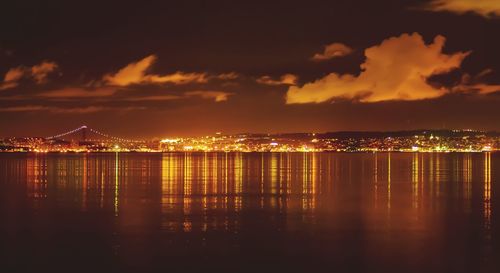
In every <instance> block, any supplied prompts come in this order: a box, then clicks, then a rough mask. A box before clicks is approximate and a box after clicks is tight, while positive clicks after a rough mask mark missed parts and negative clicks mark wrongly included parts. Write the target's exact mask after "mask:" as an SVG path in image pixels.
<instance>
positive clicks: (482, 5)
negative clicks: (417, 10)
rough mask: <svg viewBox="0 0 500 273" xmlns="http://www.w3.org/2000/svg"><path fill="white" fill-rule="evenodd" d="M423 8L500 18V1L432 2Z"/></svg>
mask: <svg viewBox="0 0 500 273" xmlns="http://www.w3.org/2000/svg"><path fill="white" fill-rule="evenodd" d="M423 8H424V9H426V10H430V11H449V12H453V13H457V14H464V13H467V12H474V13H476V14H479V15H481V16H484V17H487V18H489V17H495V16H500V1H498V0H432V1H430V2H429V3H428V4H426V5H425V6H424V7H423Z"/></svg>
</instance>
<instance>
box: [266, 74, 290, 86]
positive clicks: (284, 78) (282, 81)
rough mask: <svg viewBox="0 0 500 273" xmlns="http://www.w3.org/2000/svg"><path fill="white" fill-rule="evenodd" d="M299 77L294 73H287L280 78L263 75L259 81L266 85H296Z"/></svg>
mask: <svg viewBox="0 0 500 273" xmlns="http://www.w3.org/2000/svg"><path fill="white" fill-rule="evenodd" d="M297 80H298V77H297V76H295V75H293V74H285V75H283V76H281V77H280V78H279V79H278V80H275V79H273V78H271V77H270V76H262V77H260V78H258V79H257V82H258V83H261V84H266V85H296V84H297Z"/></svg>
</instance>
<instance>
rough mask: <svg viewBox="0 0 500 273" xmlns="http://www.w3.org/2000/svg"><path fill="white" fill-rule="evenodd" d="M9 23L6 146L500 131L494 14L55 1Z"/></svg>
mask: <svg viewBox="0 0 500 273" xmlns="http://www.w3.org/2000/svg"><path fill="white" fill-rule="evenodd" d="M5 11H8V12H4V13H5V14H4V15H3V16H1V17H0V26H1V27H0V28H1V29H2V33H3V34H4V35H3V37H2V38H0V136H2V137H6V136H32V135H38V136H49V135H52V134H54V133H58V132H60V130H61V128H76V127H78V126H80V125H81V124H86V125H88V126H91V127H93V128H103V130H106V131H107V132H109V133H110V134H111V133H112V134H114V135H119V136H123V137H127V138H135V137H137V138H145V139H150V138H154V137H158V138H161V137H166V136H182V137H186V136H203V135H209V134H213V133H215V132H218V131H220V132H223V133H224V134H237V133H271V134H274V133H296V132H318V133H319V132H334V131H400V130H415V129H466V128H470V129H474V130H484V131H499V130H500V123H499V121H498V119H497V118H496V117H497V116H499V115H500V109H499V108H498V104H499V102H500V96H499V94H500V92H499V91H500V77H499V75H500V74H499V73H500V72H499V71H500V59H499V58H500V55H499V54H497V49H498V48H500V39H499V38H498V37H500V36H499V35H498V29H500V21H499V20H498V18H499V15H500V6H499V5H498V4H496V3H495V1H466V0H462V1H456V0H431V1H404V2H402V1H400V2H394V1H378V2H376V3H374V2H373V1H335V2H334V1H332V2H329V3H328V2H325V1H308V2H307V3H306V2H304V1H286V2H285V1H273V2H272V3H269V2H260V1H252V2H245V3H244V2H238V3H234V1H211V2H208V1H201V0H197V1H168V2H163V3H157V2H154V1H153V2H148V3H141V4H139V3H134V2H120V5H116V4H115V3H113V2H112V1H111V2H106V3H98V2H96V3H94V2H92V1H90V2H89V1H87V2H85V3H78V4H76V3H67V2H65V1H53V2H50V3H37V2H32V3H30V2H26V3H24V2H23V3H16V2H10V3H6V7H5ZM12 22H16V23H15V24H13V23H12ZM395 22H397V23H395Z"/></svg>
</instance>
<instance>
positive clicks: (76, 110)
mask: <svg viewBox="0 0 500 273" xmlns="http://www.w3.org/2000/svg"><path fill="white" fill-rule="evenodd" d="M143 109H145V107H124V108H116V107H114V108H113V107H103V106H87V107H73V108H63V107H53V106H41V105H26V106H12V107H3V108H0V112H37V111H46V112H51V113H64V114H88V113H95V112H101V111H111V110H112V111H131V110H143Z"/></svg>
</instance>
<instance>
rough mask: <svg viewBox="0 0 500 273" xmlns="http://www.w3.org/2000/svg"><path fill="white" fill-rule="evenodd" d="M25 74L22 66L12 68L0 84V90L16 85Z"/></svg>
mask: <svg viewBox="0 0 500 273" xmlns="http://www.w3.org/2000/svg"><path fill="white" fill-rule="evenodd" d="M23 76H24V70H23V69H22V68H21V67H16V68H11V69H9V71H7V73H6V74H5V76H4V79H3V82H2V83H1V84H0V90H4V89H9V88H14V87H16V86H17V85H18V84H19V83H18V81H19V80H21V78H22V77H23Z"/></svg>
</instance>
